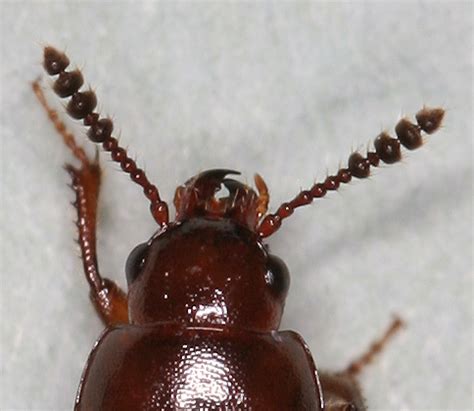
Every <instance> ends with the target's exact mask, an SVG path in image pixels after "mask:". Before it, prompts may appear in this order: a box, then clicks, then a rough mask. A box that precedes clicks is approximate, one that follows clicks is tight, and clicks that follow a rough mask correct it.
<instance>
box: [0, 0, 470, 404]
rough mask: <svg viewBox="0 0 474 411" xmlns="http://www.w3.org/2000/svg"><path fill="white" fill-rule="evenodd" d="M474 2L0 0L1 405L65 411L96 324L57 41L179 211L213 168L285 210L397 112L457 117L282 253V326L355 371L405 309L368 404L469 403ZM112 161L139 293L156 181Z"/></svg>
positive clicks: (106, 195) (300, 223)
mask: <svg viewBox="0 0 474 411" xmlns="http://www.w3.org/2000/svg"><path fill="white" fill-rule="evenodd" d="M472 12H473V7H472V3H471V2H463V3H461V2H441V3H435V2H422V3H419V2H403V3H401V2H390V3H389V2H373V3H365V2H354V3H345V4H340V3H329V2H328V3H306V2H285V3H279V2H273V3H264V2H260V3H258V4H252V3H239V2H233V3H211V2H193V3H178V4H175V3H170V2H168V3H155V2H146V3H145V2H143V3H139V2H137V3H132V2H48V1H43V2H39V1H38V2H31V1H30V2H20V1H17V2H5V1H3V2H1V5H0V13H1V56H0V58H1V72H2V77H1V87H2V89H1V110H0V115H1V136H2V152H1V162H2V167H1V170H2V175H1V176H2V193H1V214H2V215H1V224H2V243H1V250H2V260H1V274H2V280H1V308H2V311H1V331H2V332H1V361H0V362H1V381H0V390H1V400H0V408H1V409H2V410H68V409H69V410H70V409H71V408H72V404H73V399H74V395H75V391H76V389H77V385H78V382H79V377H80V374H81V371H82V368H83V366H84V363H85V361H86V358H87V355H88V353H89V351H90V349H91V347H92V345H93V343H94V341H95V339H96V337H97V336H98V335H99V333H100V332H101V330H102V326H101V324H100V322H99V321H98V320H97V319H96V317H95V313H94V312H93V309H92V307H91V305H90V304H89V301H88V290H87V287H86V282H85V280H84V278H83V274H82V266H81V263H80V260H79V259H78V258H77V256H78V250H77V247H76V245H75V243H74V241H73V240H74V238H75V237H76V233H75V228H74V225H73V220H74V216H75V213H74V210H73V209H72V207H71V206H70V205H69V202H70V201H71V200H72V199H73V194H72V192H71V191H70V190H69V189H68V188H67V185H66V184H67V183H68V182H69V181H68V176H67V175H66V173H65V172H64V171H63V169H62V165H63V164H64V163H65V162H66V161H70V160H71V156H70V154H69V153H68V152H67V150H66V149H65V147H63V146H62V145H61V143H60V142H59V139H58V136H57V135H56V134H55V132H54V130H53V128H52V126H51V124H50V123H49V122H48V120H47V119H46V116H45V113H44V112H43V111H42V110H41V108H40V106H39V105H38V103H37V101H36V100H35V98H34V96H33V94H32V92H31V89H30V82H31V81H32V80H33V79H35V78H36V77H37V76H39V75H42V74H43V71H42V68H41V64H40V63H41V55H42V50H41V46H42V45H45V44H53V45H55V46H57V47H59V48H65V49H67V53H68V54H69V56H70V57H71V60H72V61H73V62H74V64H75V65H78V66H79V67H80V68H82V69H83V71H84V75H85V78H86V81H87V82H88V83H89V84H90V85H91V86H92V87H93V88H94V89H95V90H96V91H97V94H98V98H99V108H100V110H101V112H102V113H103V114H104V115H105V114H110V115H112V116H113V118H114V120H115V125H116V130H117V131H119V132H120V135H121V142H122V144H124V145H125V146H126V147H129V149H130V154H131V155H132V156H134V157H135V156H136V158H137V159H138V162H139V163H140V164H141V165H144V166H145V168H146V171H147V174H148V176H149V178H150V180H151V181H153V182H155V183H156V184H157V185H158V186H159V188H160V191H161V193H162V195H163V197H164V198H166V199H168V200H171V198H172V195H173V191H174V188H175V187H176V186H177V185H178V184H180V183H182V182H184V181H185V180H186V179H187V178H189V177H190V176H192V175H194V174H196V173H197V172H199V171H202V170H205V169H209V168H215V167H223V168H234V169H237V170H241V171H242V172H243V177H242V178H243V179H244V181H248V182H251V181H252V176H253V174H254V173H255V172H258V173H260V174H261V175H262V176H263V177H264V178H265V180H266V182H267V184H268V186H269V187H270V190H271V209H272V210H275V209H276V208H277V206H278V205H279V204H280V203H281V202H283V201H285V200H287V199H289V198H291V197H292V196H294V195H295V194H296V193H297V192H298V190H299V189H300V188H307V187H309V186H311V184H312V183H313V182H314V181H315V180H316V179H319V180H321V179H324V177H325V175H326V172H327V171H329V172H330V173H334V172H336V171H337V167H338V165H339V164H345V161H346V159H347V157H348V155H349V154H350V152H351V149H356V148H362V149H365V147H366V145H367V143H369V142H370V141H371V140H372V139H373V138H374V137H375V136H376V135H377V134H378V133H379V132H380V131H381V130H382V129H384V128H387V129H388V130H390V131H391V132H392V131H393V126H394V125H395V124H396V122H397V120H398V119H399V117H400V115H405V114H406V115H413V114H414V113H416V111H417V110H418V109H419V108H421V107H422V106H423V104H427V105H442V106H443V107H445V108H446V109H447V110H448V111H447V116H446V121H445V127H444V128H443V130H442V131H441V132H439V133H437V134H435V135H433V136H432V137H429V138H428V139H427V144H426V146H424V147H423V148H421V149H420V150H418V151H417V152H410V153H407V154H406V155H405V157H404V160H403V163H402V164H397V165H393V166H384V167H381V168H380V169H377V170H375V171H374V173H373V177H372V178H371V179H370V180H369V181H354V182H352V183H351V184H350V185H349V186H346V187H343V188H342V189H341V190H340V191H339V192H338V193H332V194H330V195H328V196H327V197H326V198H325V199H324V200H319V201H316V202H315V203H314V204H313V205H312V206H308V207H306V208H305V209H300V210H298V211H297V212H296V213H295V214H294V216H293V217H292V218H291V219H289V220H287V221H286V222H285V223H284V226H283V227H282V228H281V229H280V231H279V232H278V234H275V235H274V236H273V237H272V238H271V239H270V244H271V247H272V251H273V252H274V253H275V254H278V255H280V256H281V257H282V258H283V259H284V260H285V261H286V262H287V264H288V266H289V267H290V271H291V273H292V287H291V289H290V295H289V297H288V301H287V307H286V313H285V318H284V321H283V324H282V328H284V329H287V328H289V329H294V330H297V331H298V332H299V333H301V334H302V335H303V337H304V338H305V340H306V341H307V343H308V345H309V346H310V348H311V351H312V353H313V355H314V358H315V360H316V363H317V364H318V366H319V368H321V369H331V370H338V369H341V368H342V367H344V366H346V365H347V364H348V362H349V361H350V360H351V359H352V358H354V357H355V356H357V355H358V354H360V353H361V352H362V351H363V350H365V349H366V348H367V346H368V344H369V343H370V342H371V340H372V339H373V338H374V337H376V336H377V335H379V334H380V333H381V332H382V331H383V330H384V329H385V328H386V326H387V325H388V324H389V322H390V320H391V315H392V314H393V313H398V314H399V315H400V316H402V317H403V318H404V319H405V320H406V322H407V324H408V325H407V328H406V329H405V330H404V331H403V332H401V333H400V334H399V335H398V336H397V337H396V338H395V339H394V341H393V342H392V343H391V344H390V346H389V347H388V348H387V350H386V351H385V352H384V354H383V355H382V356H381V357H379V358H378V360H377V361H376V362H375V363H374V364H373V365H372V366H371V367H370V368H368V369H367V370H366V371H365V372H364V373H363V375H362V377H361V385H362V386H363V390H364V394H365V396H366V398H367V403H368V406H369V408H370V409H371V410H382V409H383V410H447V409H451V410H468V409H472V407H473V403H472V386H473V385H472V371H473V369H472V358H473V350H472V319H473V315H472V314H473V311H472V298H473V295H472V274H473V262H472V198H473V193H472V164H473V157H472V155H473V153H472V137H473V135H472V119H473V113H472V85H473V77H472V73H473V71H472V70H473V67H472V48H473V42H472V36H473V29H472ZM43 81H44V84H45V87H46V88H47V87H48V84H49V83H48V79H47V78H46V76H45V75H44V74H43ZM49 98H50V100H51V102H52V103H54V104H55V105H56V106H57V107H59V108H61V103H60V102H59V101H58V99H57V98H55V97H54V96H52V95H51V94H49ZM68 124H71V125H72V124H73V122H72V121H69V120H68ZM74 129H75V130H76V133H77V135H78V136H79V138H81V140H82V141H85V138H82V137H83V134H84V131H83V129H81V128H80V127H78V128H74ZM91 146H92V145H91V144H89V145H88V147H89V149H90V148H92V147H91ZM102 159H103V165H104V167H105V170H106V171H105V178H104V186H103V192H102V199H101V204H100V213H101V221H100V226H99V245H98V247H99V253H100V254H99V259H100V266H101V271H102V274H103V275H106V276H109V277H112V278H114V279H116V280H117V281H118V282H119V283H120V284H122V285H123V286H125V279H124V274H123V271H124V270H123V267H124V263H125V260H126V258H127V255H128V253H129V251H130V250H131V249H132V248H133V246H134V245H135V244H137V243H139V242H142V241H144V240H145V239H147V238H148V236H150V235H151V234H152V233H153V232H154V230H155V228H156V226H155V225H154V222H153V220H152V218H151V217H150V215H149V214H148V211H147V210H148V203H147V201H146V200H145V198H144V197H143V195H142V194H141V192H140V190H139V189H138V188H137V187H135V186H134V185H133V184H131V183H130V181H129V179H128V177H127V176H125V175H124V174H123V173H120V172H118V171H117V170H118V167H117V166H116V165H114V164H111V162H110V161H108V159H107V156H106V155H103V156H102Z"/></svg>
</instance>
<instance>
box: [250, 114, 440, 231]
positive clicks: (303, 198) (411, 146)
mask: <svg viewBox="0 0 474 411" xmlns="http://www.w3.org/2000/svg"><path fill="white" fill-rule="evenodd" d="M443 117H444V110H443V109H442V108H428V107H424V108H423V109H421V110H420V111H419V112H418V113H417V114H416V122H417V124H413V123H411V122H410V121H409V120H408V119H407V118H402V119H401V120H400V121H399V122H398V124H397V125H396V127H395V133H396V135H397V138H392V137H390V135H389V134H387V133H386V132H382V133H381V134H379V136H378V137H377V138H376V139H375V141H374V148H375V151H369V152H367V156H366V157H364V156H362V155H361V154H360V153H358V152H354V153H352V154H351V155H350V157H349V161H348V165H347V167H346V168H341V169H340V170H339V171H338V173H337V174H336V175H332V176H328V177H327V178H326V180H325V181H324V182H322V183H317V184H315V185H314V186H313V187H311V189H309V190H304V191H301V192H300V193H299V194H298V195H297V196H296V197H295V198H293V200H291V201H289V202H286V203H283V204H282V205H281V206H280V207H279V208H278V210H277V211H276V213H274V214H268V215H267V216H266V217H265V218H264V219H263V220H262V222H261V223H260V225H259V226H258V228H257V233H258V235H259V236H260V237H261V238H264V237H268V236H270V235H272V234H273V233H274V232H275V231H277V230H278V229H279V228H280V226H281V222H282V220H284V219H285V218H288V217H289V216H290V215H292V214H293V212H294V210H295V208H297V207H301V206H304V205H307V204H310V203H311V202H312V201H313V199H315V198H320V197H324V196H325V195H326V193H327V192H328V191H335V190H337V189H338V188H339V186H340V185H341V184H347V183H349V181H351V179H352V177H355V178H367V177H368V176H369V175H370V167H377V166H378V165H379V163H380V161H383V162H384V163H386V164H393V163H396V162H398V161H400V160H401V158H402V155H401V151H400V144H402V145H403V146H404V147H405V148H406V149H408V150H415V149H417V148H418V147H420V146H421V145H422V144H423V136H422V134H421V132H422V131H424V132H425V133H426V134H432V133H434V132H435V131H436V130H438V128H439V127H440V126H441V122H442V121H443Z"/></svg>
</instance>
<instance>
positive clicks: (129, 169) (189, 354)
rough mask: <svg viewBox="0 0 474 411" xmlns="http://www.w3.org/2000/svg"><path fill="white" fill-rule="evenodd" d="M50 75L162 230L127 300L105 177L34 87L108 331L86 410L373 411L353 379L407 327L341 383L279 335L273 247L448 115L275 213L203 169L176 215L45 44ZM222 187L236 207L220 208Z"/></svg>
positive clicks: (91, 370) (74, 74)
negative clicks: (101, 231) (56, 145)
mask: <svg viewBox="0 0 474 411" xmlns="http://www.w3.org/2000/svg"><path fill="white" fill-rule="evenodd" d="M43 66H44V68H45V70H46V71H47V73H48V74H49V75H51V76H57V78H56V80H55V81H54V85H53V90H54V92H55V93H56V94H57V95H58V96H59V97H61V98H70V99H69V101H68V103H67V108H66V110H67V113H68V114H69V115H70V116H71V117H73V118H75V119H77V120H82V121H83V124H84V125H85V126H86V127H87V128H88V131H87V136H88V138H89V139H90V140H91V141H92V142H94V143H98V144H101V145H102V148H103V149H104V150H105V151H107V152H109V153H110V155H111V158H112V160H113V161H115V162H117V163H118V164H120V167H121V169H122V170H123V171H124V172H126V173H128V174H129V175H130V178H131V180H132V181H133V182H134V183H136V184H138V185H139V186H141V187H142V189H143V192H144V194H145V196H146V198H147V199H148V200H149V202H150V211H151V214H152V216H153V217H154V219H155V221H156V222H157V223H158V225H159V229H158V231H157V232H156V234H155V235H153V236H152V238H150V239H149V240H148V241H146V242H144V243H143V244H140V245H138V246H137V247H136V248H135V249H134V250H133V251H132V252H131V254H130V256H129V257H128V260H127V264H126V276H127V283H128V293H125V292H124V291H122V290H121V289H120V288H119V287H118V286H117V285H116V284H115V283H113V282H112V281H111V280H109V279H107V278H104V277H102V276H101V275H100V273H99V269H98V263H97V254H96V209H97V200H98V195H99V187H100V180H101V169H100V166H99V162H98V158H97V157H96V158H94V159H90V158H89V157H88V156H87V155H86V154H85V152H84V150H83V149H82V147H80V146H79V145H77V143H76V141H75V138H74V136H73V135H72V134H71V133H70V132H69V131H68V130H67V128H66V126H65V124H64V123H63V122H62V121H61V120H60V119H59V117H58V114H57V112H56V111H55V110H53V109H52V108H50V106H49V105H48V103H47V101H46V99H45V96H44V94H43V91H42V89H41V86H40V84H39V82H38V81H36V82H34V83H33V90H34V92H35V94H36V96H37V97H38V99H39V101H40V103H41V105H42V106H43V107H44V109H45V110H46V112H47V113H48V116H49V118H50V120H51V121H52V123H53V124H54V126H55V128H56V130H57V131H58V132H59V134H60V135H61V136H62V138H63V141H64V143H65V144H66V145H67V146H68V147H69V148H70V149H71V151H72V153H73V155H74V157H75V158H76V159H77V160H78V163H79V164H80V165H79V167H77V166H73V165H69V164H68V165H66V170H67V171H68V173H69V174H70V177H71V179H72V188H73V190H74V192H75V195H76V201H75V203H74V205H75V208H76V210H77V228H78V232H79V245H80V249H81V254H82V262H83V266H84V272H85V276H86V279H87V281H88V283H89V286H90V298H91V301H92V303H93V305H94V307H95V309H96V311H97V313H98V314H99V316H100V317H101V319H102V321H103V322H104V324H105V325H106V327H107V328H106V330H105V331H104V333H103V334H102V336H101V337H100V338H99V340H98V342H97V343H96V344H95V346H94V348H93V350H92V352H91V354H90V356H89V359H88V361H87V364H86V366H85V369H84V372H83V376H82V378H81V382H80V385H79V389H78V393H77V397H76V401H75V408H74V409H75V410H76V411H83V410H88V411H89V410H103V411H120V410H125V411H134V410H136V411H145V410H191V409H192V410H253V411H258V410H267V411H269V410H281V411H284V410H323V409H324V410H330V411H356V410H358V411H361V410H365V409H366V408H365V405H364V401H363V399H362V395H361V392H360V389H359V387H358V385H357V381H356V377H357V375H358V374H359V373H360V371H361V370H362V369H363V368H364V366H365V365H366V364H368V363H369V362H371V361H372V359H373V357H374V355H375V354H377V353H378V352H380V351H381V349H382V348H383V346H384V345H385V343H386V342H387V340H388V339H389V338H390V337H391V336H392V335H393V334H394V333H395V332H396V331H397V330H398V329H399V328H400V326H401V325H402V322H401V320H400V319H398V318H395V319H394V321H393V322H392V324H391V325H390V327H389V328H388V330H387V331H386V332H385V334H384V335H383V336H382V338H380V339H379V340H377V341H375V342H374V343H373V344H372V345H371V347H370V349H369V350H368V351H367V352H366V353H365V354H363V355H362V356H360V357H359V358H358V359H357V360H355V361H353V362H352V363H351V364H350V365H349V366H348V367H347V368H346V369H344V370H342V371H340V372H338V373H321V372H318V370H317V368H316V366H315V364H314V361H313V359H312V356H311V353H310V352H309V349H308V347H307V346H306V344H305V343H304V341H303V339H302V338H301V337H300V336H299V335H298V334H297V333H295V332H292V331H278V328H279V324H280V320H281V316H282V313H283V307H284V304H285V298H286V295H287V292H288V288H289V284H290V277H289V273H288V270H287V268H286V266H285V263H284V262H283V261H282V260H281V259H280V258H278V257H277V256H275V255H272V254H270V252H269V251H268V248H267V247H266V246H265V245H264V243H263V240H264V239H265V238H267V237H269V236H270V235H271V234H273V233H274V232H275V231H277V230H278V229H279V228H280V226H281V223H282V221H283V220H284V219H286V218H288V217H289V216H291V214H293V212H294V210H295V209H296V208H297V207H301V206H304V205H307V204H310V203H311V202H312V201H313V199H315V198H320V197H323V196H324V195H326V194H327V192H329V191H335V190H337V189H338V188H339V186H340V185H341V184H346V183H349V182H350V181H351V179H352V178H358V179H363V178H367V177H368V176H369V175H370V168H371V167H377V166H378V165H379V163H380V162H383V163H385V164H392V163H395V162H398V161H399V160H400V159H401V150H400V146H401V145H403V146H404V147H405V148H407V149H409V150H413V149H416V148H418V147H420V146H421V145H422V143H423V135H422V132H424V133H426V134H431V133H433V132H435V131H436V130H437V129H438V128H439V127H440V125H441V122H442V119H443V116H444V111H443V109H441V108H426V107H424V108H423V109H422V110H420V111H419V112H418V113H417V115H416V124H414V123H412V122H410V120H408V119H407V118H402V119H401V120H400V121H399V122H398V124H397V125H396V127H395V132H396V138H393V137H391V136H390V135H389V134H388V133H386V132H382V133H381V134H380V135H378V136H377V138H376V139H375V141H374V150H373V151H368V152H367V153H366V155H365V156H364V155H362V154H360V153H359V152H353V153H352V154H351V155H350V157H349V160H348V164H347V167H345V168H340V169H339V171H338V172H337V173H336V174H335V175H330V176H328V177H327V178H326V179H325V180H324V181H323V182H320V183H317V184H314V185H313V186H312V187H311V188H310V189H309V190H304V191H301V192H300V193H299V194H298V195H296V197H294V198H293V199H292V200H290V201H288V202H286V203H283V204H282V205H281V206H280V207H279V208H278V209H277V210H276V212H275V213H273V214H267V206H268V202H269V194H268V190H267V187H266V185H265V182H264V181H263V179H262V178H261V177H260V176H259V175H258V174H257V175H255V186H256V191H255V190H254V189H252V188H251V187H249V186H247V185H245V184H243V183H241V182H239V181H237V180H235V179H233V178H230V177H228V176H229V175H238V174H239V173H238V172H236V171H233V170H227V169H215V170H208V171H204V172H202V173H200V174H198V175H196V176H194V177H192V178H191V179H189V180H188V181H186V182H185V183H184V184H183V185H182V186H179V187H178V188H177V189H176V193H175V197H174V206H175V208H176V216H175V220H174V221H170V220H169V214H168V204H167V203H166V202H165V201H163V200H162V199H161V197H160V195H159V192H158V189H157V187H156V186H155V185H153V184H152V183H151V182H150V181H149V180H148V179H147V177H146V175H145V173H144V171H143V170H142V169H140V168H138V167H137V165H136V163H135V161H133V160H132V159H131V158H130V157H129V156H128V155H127V152H126V150H125V149H124V148H122V147H121V146H120V145H119V143H118V141H117V139H116V138H114V137H113V136H112V132H113V123H112V121H111V120H110V119H109V118H101V117H100V115H99V114H98V113H96V112H95V111H94V110H95V107H96V104H97V100H96V96H95V94H94V92H92V91H91V90H87V91H82V92H81V91H79V90H80V89H81V87H82V85H83V83H84V80H83V76H82V73H81V72H80V71H79V70H77V69H76V70H72V71H66V69H67V67H68V66H69V59H68V57H67V56H66V55H65V54H64V53H62V52H59V51H58V50H56V49H55V48H53V47H45V49H44V60H43ZM222 186H224V187H225V188H226V189H227V191H228V196H227V197H220V198H217V197H216V193H217V192H218V191H219V190H220V189H221V188H222Z"/></svg>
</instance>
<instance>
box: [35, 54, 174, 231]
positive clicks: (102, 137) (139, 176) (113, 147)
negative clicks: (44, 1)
mask: <svg viewBox="0 0 474 411" xmlns="http://www.w3.org/2000/svg"><path fill="white" fill-rule="evenodd" d="M43 66H44V68H45V70H46V72H47V73H48V74H49V75H50V76H55V75H58V77H57V79H56V80H55V82H54V85H53V90H54V92H55V93H56V94H57V95H58V96H59V97H61V98H69V97H70V100H69V102H68V103H67V109H66V110H67V112H68V114H69V115H70V116H71V117H72V118H74V119H76V120H83V124H84V125H85V126H86V127H89V130H88V132H87V136H88V137H89V140H91V141H92V142H94V143H98V144H102V148H103V149H104V150H105V151H108V152H109V153H110V155H111V157H112V160H113V161H115V162H116V163H119V164H120V168H121V169H122V170H123V171H124V172H126V173H128V174H129V175H130V178H131V180H132V181H133V182H134V183H136V184H138V185H139V186H141V187H142V188H143V193H144V194H145V196H146V197H147V198H148V200H150V203H151V204H150V211H151V213H152V215H153V217H154V219H155V220H156V222H157V223H158V224H159V225H160V226H161V227H164V226H166V225H168V222H169V215H168V205H167V204H166V202H164V201H162V200H161V198H160V195H159V193H158V189H157V188H156V186H155V185H153V184H152V183H150V182H149V181H148V178H147V177H146V175H145V172H144V171H143V170H142V169H141V168H138V167H137V165H136V163H135V161H133V160H132V159H131V158H130V157H129V156H128V155H127V151H126V150H125V149H124V148H122V147H120V145H119V143H118V141H117V139H116V138H115V137H112V131H113V128H114V127H113V123H112V120H110V119H109V118H100V116H99V114H98V113H95V112H94V109H95V108H96V105H97V98H96V96H95V93H94V92H93V91H92V90H87V91H83V92H80V91H79V89H80V88H81V87H82V85H83V83H84V79H83V77H82V73H81V72H80V71H79V70H73V71H65V70H66V68H67V67H68V66H69V59H68V57H67V56H66V55H65V54H64V53H61V52H59V51H58V50H56V49H54V48H53V47H46V48H45V49H44V61H43Z"/></svg>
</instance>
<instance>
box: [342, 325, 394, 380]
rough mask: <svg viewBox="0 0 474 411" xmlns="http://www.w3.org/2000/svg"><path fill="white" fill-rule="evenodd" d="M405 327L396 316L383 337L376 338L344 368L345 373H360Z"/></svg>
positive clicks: (354, 374)
mask: <svg viewBox="0 0 474 411" xmlns="http://www.w3.org/2000/svg"><path fill="white" fill-rule="evenodd" d="M402 327H403V321H402V320H401V319H400V318H399V317H395V318H394V319H393V321H392V323H391V324H390V326H389V327H388V329H387V330H386V331H385V333H384V335H383V336H382V338H380V339H378V340H375V341H374V342H373V343H372V344H371V345H370V347H369V349H368V350H367V351H366V352H365V353H364V354H362V355H361V356H360V357H359V358H357V359H356V360H354V361H352V362H351V363H350V364H349V366H348V367H347V368H346V369H345V370H344V373H346V374H349V375H352V376H356V375H357V374H360V372H361V371H362V370H363V369H364V368H365V366H367V365H368V364H370V363H371V362H372V361H373V359H374V357H375V356H376V355H377V354H379V353H380V352H381V351H382V350H383V348H385V346H386V345H387V343H388V342H389V340H390V339H391V338H392V337H393V336H394V335H395V334H396V333H397V332H398V331H399V330H400V329H401V328H402Z"/></svg>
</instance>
